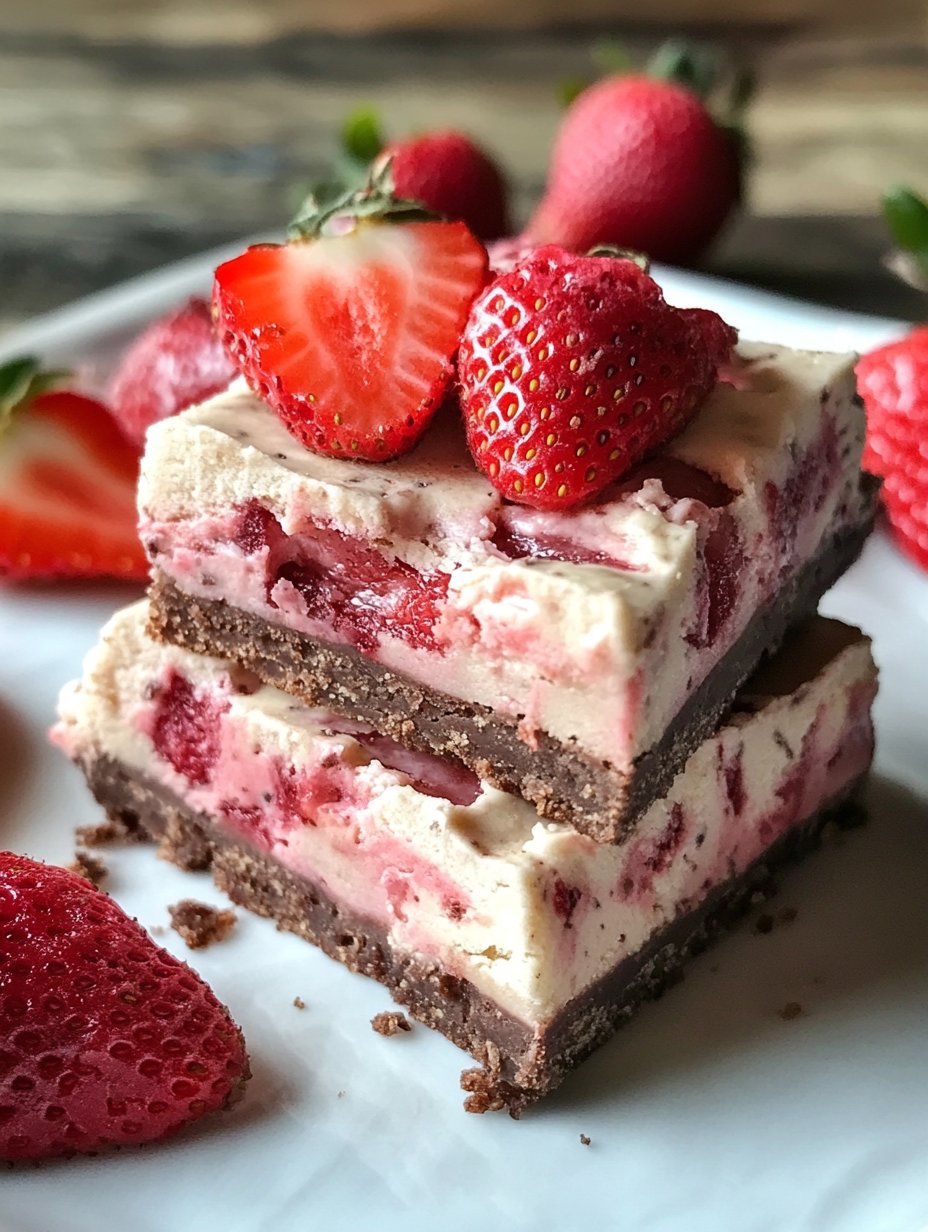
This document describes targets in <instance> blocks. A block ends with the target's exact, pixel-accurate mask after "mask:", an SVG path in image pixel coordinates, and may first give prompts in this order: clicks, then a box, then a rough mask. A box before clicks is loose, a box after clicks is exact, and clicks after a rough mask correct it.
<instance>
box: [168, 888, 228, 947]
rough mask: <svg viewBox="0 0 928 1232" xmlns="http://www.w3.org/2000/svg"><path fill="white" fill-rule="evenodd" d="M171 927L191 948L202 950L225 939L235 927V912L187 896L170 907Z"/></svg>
mask: <svg viewBox="0 0 928 1232" xmlns="http://www.w3.org/2000/svg"><path fill="white" fill-rule="evenodd" d="M168 914H169V915H170V917H171V927H172V928H173V929H174V931H175V932H176V933H180V935H181V936H182V937H183V939H184V941H185V942H186V944H187V946H188V947H189V948H190V949H191V950H201V949H203V947H204V946H206V945H212V943H213V942H214V941H224V940H225V939H226V937H228V935H229V933H230V932H231V931H232V929H233V928H234V927H235V912H234V911H230V910H228V908H226V909H223V908H220V907H211V906H210V905H209V903H198V902H196V901H195V900H194V899H192V898H185V899H183V900H182V901H181V902H179V903H174V905H173V906H171V907H168Z"/></svg>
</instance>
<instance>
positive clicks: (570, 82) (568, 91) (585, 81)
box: [557, 77, 593, 107]
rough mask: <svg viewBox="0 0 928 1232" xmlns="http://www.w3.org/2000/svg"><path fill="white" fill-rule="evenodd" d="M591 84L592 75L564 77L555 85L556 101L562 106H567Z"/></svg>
mask: <svg viewBox="0 0 928 1232" xmlns="http://www.w3.org/2000/svg"><path fill="white" fill-rule="evenodd" d="M592 84H593V78H592V77H565V78H564V80H563V81H561V82H560V83H559V84H558V87H557V97H558V102H559V103H560V104H561V106H562V107H569V106H570V104H571V103H572V102H573V101H574V99H575V98H579V96H580V95H581V94H582V93H583V91H584V90H585V89H586V88H587V86H591V85H592Z"/></svg>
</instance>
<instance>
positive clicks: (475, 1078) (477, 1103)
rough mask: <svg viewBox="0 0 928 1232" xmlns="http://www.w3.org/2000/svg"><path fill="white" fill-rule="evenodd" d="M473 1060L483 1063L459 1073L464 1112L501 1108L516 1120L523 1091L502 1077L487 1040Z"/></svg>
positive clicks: (499, 1063) (499, 1060)
mask: <svg viewBox="0 0 928 1232" xmlns="http://www.w3.org/2000/svg"><path fill="white" fill-rule="evenodd" d="M477 1059H478V1060H479V1061H482V1062H483V1065H482V1066H481V1067H480V1068H479V1069H465V1070H464V1071H463V1072H462V1074H461V1090H462V1091H467V1092H468V1095H467V1099H465V1101H464V1111H465V1112H476V1113H478V1114H482V1113H484V1112H502V1111H503V1109H505V1110H506V1111H507V1112H508V1113H509V1115H510V1116H511V1117H512V1119H513V1120H514V1121H518V1119H519V1117H520V1116H521V1115H522V1109H523V1108H524V1107H525V1105H526V1103H527V1102H528V1101H527V1100H526V1098H525V1094H524V1092H522V1091H520V1090H519V1088H518V1087H514V1086H513V1085H512V1083H510V1082H506V1080H505V1079H504V1078H503V1077H502V1058H501V1057H500V1052H499V1049H498V1048H497V1046H496V1045H495V1044H493V1043H491V1042H490V1041H489V1040H488V1041H487V1043H486V1044H484V1045H483V1048H482V1050H481V1054H479V1055H478V1057H477Z"/></svg>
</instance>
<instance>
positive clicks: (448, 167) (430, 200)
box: [378, 129, 509, 240]
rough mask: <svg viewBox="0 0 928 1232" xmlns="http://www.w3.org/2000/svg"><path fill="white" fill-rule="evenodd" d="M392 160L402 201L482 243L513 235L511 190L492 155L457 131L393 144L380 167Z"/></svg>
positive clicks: (413, 138) (382, 157) (382, 158)
mask: <svg viewBox="0 0 928 1232" xmlns="http://www.w3.org/2000/svg"><path fill="white" fill-rule="evenodd" d="M386 159H389V160H390V169H391V173H392V178H393V185H394V189H395V191H396V194H397V196H399V197H405V198H408V199H410V200H412V201H420V202H421V203H422V204H423V205H425V206H427V207H428V208H429V209H430V210H434V212H435V213H436V214H441V215H442V216H443V217H445V218H458V219H461V221H463V222H465V223H467V225H468V227H469V228H470V229H471V231H473V233H474V235H476V236H478V237H479V238H480V239H482V240H495V239H497V238H498V237H499V236H501V235H506V234H507V233H508V231H509V211H508V207H507V202H506V185H505V183H504V181H503V177H502V175H501V174H500V170H499V168H498V167H497V165H496V163H495V162H494V161H493V160H492V159H491V158H490V157H489V155H488V154H487V153H486V152H485V151H484V150H482V149H481V148H480V147H479V146H478V145H476V144H475V142H474V141H473V140H472V139H471V138H470V137H468V136H467V135H466V134H464V133H459V132H455V131H454V130H453V129H442V130H439V131H437V132H432V133H423V134H421V135H420V136H418V137H407V138H406V139H405V140H402V141H393V142H391V143H390V144H389V145H388V146H386V147H385V149H384V150H383V151H382V153H381V154H380V156H379V160H378V161H383V160H386Z"/></svg>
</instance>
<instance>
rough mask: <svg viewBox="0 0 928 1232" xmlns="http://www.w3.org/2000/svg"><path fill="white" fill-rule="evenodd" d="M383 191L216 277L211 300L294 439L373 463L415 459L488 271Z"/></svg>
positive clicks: (450, 235) (458, 241)
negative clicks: (404, 456)
mask: <svg viewBox="0 0 928 1232" xmlns="http://www.w3.org/2000/svg"><path fill="white" fill-rule="evenodd" d="M381 187H382V186H381V185H380V184H377V185H375V186H374V187H372V188H369V189H365V190H363V191H362V192H361V193H358V194H354V195H352V196H351V197H350V198H346V199H343V200H342V201H340V202H339V203H338V204H337V205H335V206H333V207H332V208H330V209H329V210H326V211H322V212H318V213H317V212H310V213H309V214H307V215H305V216H303V217H301V218H300V219H298V220H297V222H296V223H294V226H293V228H291V235H292V236H294V238H293V239H292V240H291V242H290V243H287V244H259V245H257V246H255V247H253V248H249V249H248V251H247V252H245V253H243V254H242V255H241V256H240V257H236V258H235V259H234V260H232V261H227V262H226V263H225V264H224V265H220V267H219V269H217V271H216V283H215V288H214V292H213V303H214V305H215V309H216V315H217V319H218V322H219V326H220V330H221V336H222V340H223V344H224V345H225V347H226V349H227V350H228V352H229V354H230V355H231V356H232V358H233V359H234V360H235V362H236V364H237V365H238V366H239V368H240V369H241V371H242V372H243V373H244V374H245V376H246V377H247V379H248V381H249V383H250V384H251V386H252V388H253V389H255V390H256V391H257V392H258V393H259V394H260V395H261V396H262V397H263V398H264V399H265V400H266V401H267V402H268V403H269V404H270V406H271V407H272V408H273V409H274V410H275V411H276V412H277V414H278V415H279V416H280V418H281V420H282V421H283V423H284V425H285V426H286V427H287V428H288V429H289V431H290V432H292V433H293V435H294V436H295V437H296V438H297V439H298V440H300V441H302V442H303V444H304V445H306V446H307V447H308V448H310V449H314V450H316V451H317V452H318V453H325V454H331V455H333V456H336V457H350V458H366V459H368V460H376V461H383V460H385V459H387V458H392V457H395V456H396V455H397V454H400V453H403V452H405V451H406V450H407V449H410V448H411V447H412V446H413V445H414V444H415V442H416V441H417V440H418V439H419V437H420V436H421V435H422V433H423V431H424V430H425V428H426V425H427V424H428V422H429V420H430V419H431V417H432V415H433V414H434V412H435V410H436V409H437V407H438V406H439V404H440V402H441V401H442V398H443V397H444V394H445V391H446V389H447V387H448V384H449V382H450V379H451V372H452V359H453V356H454V353H455V351H456V350H457V346H458V340H459V338H460V335H461V330H462V328H463V326H464V321H465V319H466V317H467V312H468V309H469V308H470V304H471V301H472V300H473V298H474V296H475V295H476V293H477V292H478V291H479V290H480V288H481V287H482V286H483V284H484V281H485V280H486V270H487V254H486V250H485V249H484V247H483V245H482V244H481V243H480V242H479V241H478V240H476V239H475V238H474V237H473V235H471V233H470V231H468V229H467V227H466V226H465V225H464V224H463V223H462V222H434V221H420V219H421V218H422V213H421V210H420V208H419V207H418V206H417V205H415V204H414V203H410V202H398V201H396V200H395V199H393V198H391V197H388V196H385V195H384V194H383V193H382V191H380V189H381ZM313 208H314V203H313ZM391 217H393V218H395V219H396V221H393V222H391V221H390V218H391Z"/></svg>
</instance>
